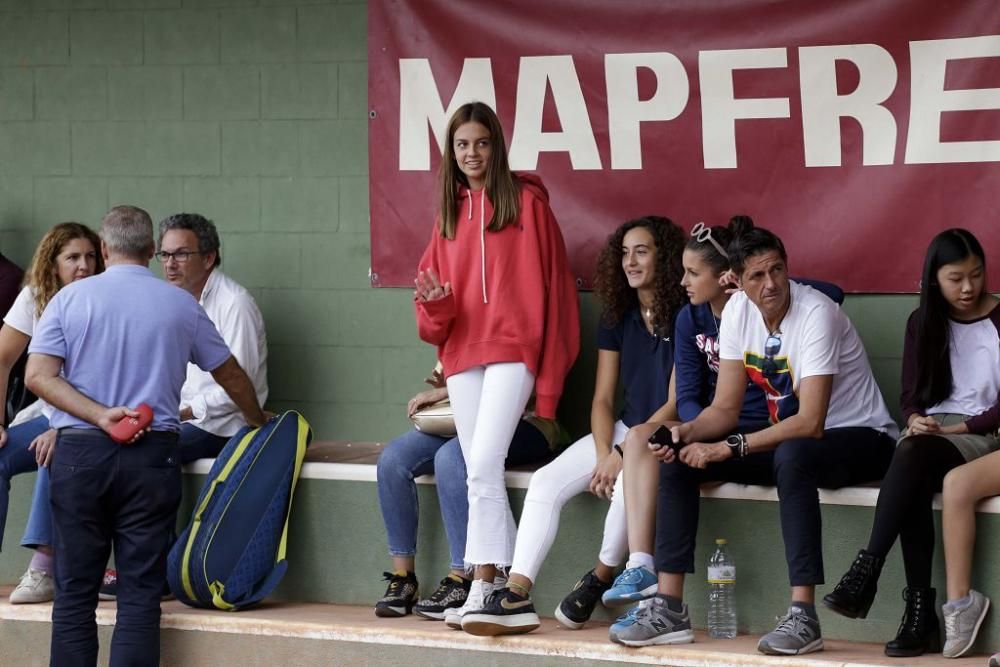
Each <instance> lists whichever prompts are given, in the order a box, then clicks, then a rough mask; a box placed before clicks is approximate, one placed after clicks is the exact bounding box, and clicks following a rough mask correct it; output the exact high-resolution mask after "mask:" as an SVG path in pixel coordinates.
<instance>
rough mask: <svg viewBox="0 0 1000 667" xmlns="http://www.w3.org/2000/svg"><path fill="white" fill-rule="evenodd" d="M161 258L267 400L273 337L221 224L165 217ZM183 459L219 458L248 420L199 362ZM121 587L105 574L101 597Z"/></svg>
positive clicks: (187, 405) (186, 389) (186, 410)
mask: <svg viewBox="0 0 1000 667" xmlns="http://www.w3.org/2000/svg"><path fill="white" fill-rule="evenodd" d="M159 246H160V250H159V252H157V253H156V258H157V259H158V260H159V261H160V266H161V267H162V268H163V276H164V277H165V278H166V279H167V281H169V282H170V283H172V284H174V285H176V286H177V287H180V288H182V289H184V290H186V291H187V292H190V294H191V295H192V296H193V297H194V298H195V299H196V300H197V301H198V302H199V303H200V304H201V306H202V308H204V309H205V313H206V314H207V315H208V318H209V319H210V320H212V323H213V324H215V327H216V329H218V330H219V333H220V334H222V339H223V340H224V341H226V345H227V346H229V349H230V351H231V352H232V353H233V356H234V357H235V358H236V361H238V362H239V364H240V367H242V368H243V370H244V371H246V373H247V375H248V376H250V380H251V382H253V386H254V390H255V391H256V393H257V400H258V401H259V402H260V404H261V405H264V402H265V401H266V400H267V339H266V337H265V334H264V318H263V317H261V314H260V310H259V309H258V308H257V303H256V302H255V301H254V299H253V297H252V296H251V295H250V293H249V292H248V291H247V290H246V289H245V288H244V287H243V286H241V285H240V284H239V283H237V282H236V281H235V280H233V279H232V278H230V277H229V276H227V275H225V274H224V273H223V272H222V270H221V269H219V265H220V264H222V255H221V250H220V244H219V233H218V232H217V231H216V229H215V224H214V223H213V222H212V221H211V220H208V219H206V218H205V217H204V216H201V215H198V214H197V213H177V214H175V215H171V216H169V217H167V218H164V219H163V220H161V221H160V239H159ZM179 417H180V420H181V432H180V438H179V440H178V445H179V453H180V461H181V464H186V463H190V462H191V461H195V460H197V459H203V458H215V457H216V456H218V454H219V452H220V451H221V450H222V447H223V446H224V445H225V444H226V442H228V441H229V438H230V437H232V436H233V435H234V434H235V433H236V432H237V431H239V430H240V429H241V428H242V427H243V426H244V425H245V424H246V422H245V421H244V419H243V415H242V413H241V412H240V410H239V408H238V407H237V406H236V404H235V403H233V401H232V399H231V398H230V397H229V395H228V394H226V392H225V390H223V388H222V387H220V386H219V384H218V383H217V382H216V381H215V380H214V379H213V378H212V375H211V374H210V373H206V372H205V371H203V370H201V369H200V368H198V367H197V366H195V365H194V364H188V366H187V378H186V379H185V381H184V386H183V387H181V403H180V415H179ZM117 592H118V580H117V576H116V572H115V570H113V569H109V570H107V571H106V572H105V573H104V583H103V584H102V586H101V599H102V600H113V599H115V597H116V595H117Z"/></svg>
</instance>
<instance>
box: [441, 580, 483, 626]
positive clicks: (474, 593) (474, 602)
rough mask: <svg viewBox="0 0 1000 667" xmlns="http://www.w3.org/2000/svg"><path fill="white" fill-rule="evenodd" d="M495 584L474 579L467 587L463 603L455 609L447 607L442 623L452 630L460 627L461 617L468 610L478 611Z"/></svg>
mask: <svg viewBox="0 0 1000 667" xmlns="http://www.w3.org/2000/svg"><path fill="white" fill-rule="evenodd" d="M494 588H496V584H493V583H490V582H488V581H484V580H482V579H476V580H475V581H473V582H472V587H471V588H469V597H467V598H465V604H463V605H462V606H461V607H458V608H457V609H449V610H448V611H447V612H445V615H444V624H445V625H447V626H448V627H449V628H451V629H452V630H461V629H462V617H463V616H465V615H466V614H467V613H469V612H470V611H479V610H480V609H482V608H483V604H484V603H485V602H486V596H488V595H489V594H490V593H492V592H493V589H494Z"/></svg>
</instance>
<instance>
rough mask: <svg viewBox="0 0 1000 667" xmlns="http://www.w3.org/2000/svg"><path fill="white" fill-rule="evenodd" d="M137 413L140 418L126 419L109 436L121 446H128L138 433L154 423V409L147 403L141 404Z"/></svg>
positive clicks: (116, 425)
mask: <svg viewBox="0 0 1000 667" xmlns="http://www.w3.org/2000/svg"><path fill="white" fill-rule="evenodd" d="M135 411H136V412H138V413H139V416H138V417H125V418H124V419H122V420H121V421H120V422H118V423H117V424H115V427H114V428H113V429H111V433H110V434H109V435H110V436H111V439H112V440H114V441H115V442H117V443H118V444H119V445H124V444H127V443H128V441H129V440H131V439H132V438H134V437H135V434H136V433H138V432H139V431H141V430H142V429H144V428H146V427H147V426H149V425H150V424H151V423H152V421H153V408H151V407H149V406H148V405H146V404H145V403H140V404H139V407H137V408H136V409H135Z"/></svg>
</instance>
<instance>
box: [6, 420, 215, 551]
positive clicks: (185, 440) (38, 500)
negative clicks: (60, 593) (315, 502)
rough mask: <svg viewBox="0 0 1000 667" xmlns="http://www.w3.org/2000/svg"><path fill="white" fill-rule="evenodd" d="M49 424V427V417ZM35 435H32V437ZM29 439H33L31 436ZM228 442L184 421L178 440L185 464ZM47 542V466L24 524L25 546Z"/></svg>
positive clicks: (49, 521) (49, 523) (49, 532)
mask: <svg viewBox="0 0 1000 667" xmlns="http://www.w3.org/2000/svg"><path fill="white" fill-rule="evenodd" d="M40 419H42V418H40ZM33 423H34V422H33V421H31V422H26V423H25V424H22V426H27V425H28V424H33ZM45 427H46V428H48V422H47V421H46V422H45ZM36 435H37V434H36ZM34 437H35V436H32V438H34ZM28 442H29V443H30V442H31V440H28ZM227 442H229V438H226V437H223V436H219V435H213V434H212V433H209V432H208V431H203V430H201V429H200V428H198V427H197V426H192V425H191V424H187V423H185V424H181V435H180V438H179V439H178V441H177V445H178V447H179V456H180V461H181V464H182V465H183V464H185V463H190V462H191V461H196V460H198V459H210V458H215V457H216V456H218V454H219V452H220V451H222V448H223V446H225V444H226V443H227ZM32 460H34V458H32ZM5 507H6V506H5ZM171 525H173V524H171ZM0 536H2V533H0ZM43 544H45V545H49V544H52V510H51V508H50V506H49V471H48V470H47V469H45V468H39V469H38V477H37V478H36V479H35V491H34V495H32V498H31V512H30V513H29V514H28V523H27V525H26V526H25V527H24V537H22V538H21V546H22V547H28V548H29V549H35V548H37V547H38V546H39V545H43Z"/></svg>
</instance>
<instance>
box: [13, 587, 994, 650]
mask: <svg viewBox="0 0 1000 667" xmlns="http://www.w3.org/2000/svg"><path fill="white" fill-rule="evenodd" d="M12 597H13V596H12ZM969 597H970V598H972V602H970V603H969V604H968V605H967V606H965V607H962V608H961V609H956V608H955V607H954V605H952V604H951V603H950V602H948V603H946V604H945V605H944V606H943V607H941V611H942V613H943V616H944V650H943V651H942V652H941V653H942V654H943V655H944V657H946V658H958V657H961V656H963V655H965V654H966V653H968V652H969V649H971V648H972V645H973V644H975V643H976V635H978V634H979V627H980V626H981V625H982V624H983V619H984V618H986V612H988V611H989V610H990V599H989V598H988V597H986V596H985V595H983V594H982V593H980V592H979V591H974V590H971V589H970V590H969ZM12 601H13V600H12Z"/></svg>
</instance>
